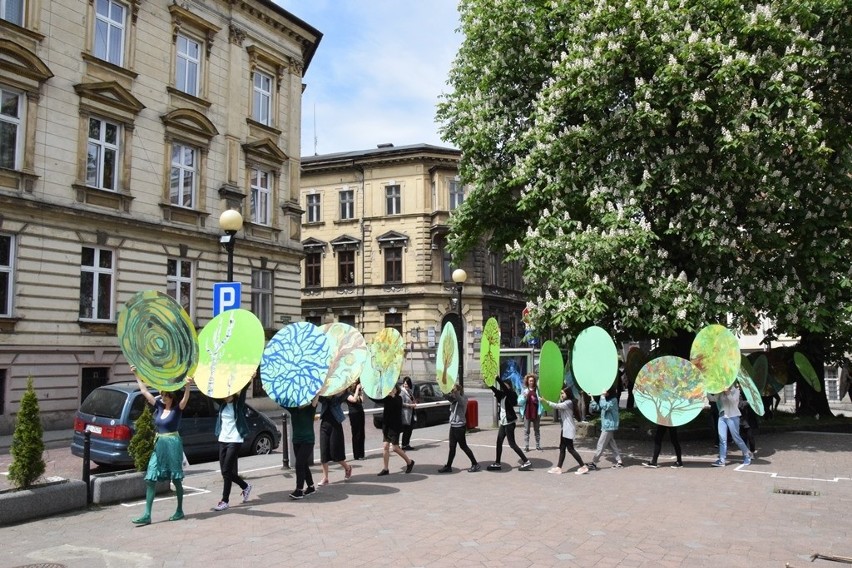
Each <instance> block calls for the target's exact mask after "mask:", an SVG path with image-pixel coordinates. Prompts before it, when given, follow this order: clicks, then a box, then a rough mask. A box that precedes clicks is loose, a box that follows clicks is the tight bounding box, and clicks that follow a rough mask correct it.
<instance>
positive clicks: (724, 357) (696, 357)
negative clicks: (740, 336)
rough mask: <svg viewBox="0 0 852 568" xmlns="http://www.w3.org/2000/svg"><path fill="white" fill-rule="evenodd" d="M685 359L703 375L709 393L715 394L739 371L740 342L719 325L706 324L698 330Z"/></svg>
mask: <svg viewBox="0 0 852 568" xmlns="http://www.w3.org/2000/svg"><path fill="white" fill-rule="evenodd" d="M689 360H690V361H692V364H693V365H695V366H696V367H698V370H699V371H701V374H702V375H704V385H705V387H706V388H707V392H708V393H710V394H718V393H720V392H722V391H724V390H725V389H726V388H728V387H729V386H731V385H732V384H734V381H735V380H736V378H737V374H738V373H739V371H740V344H739V341H737V338H736V336H735V335H734V334H733V333H731V331H730V330H729V329H728V328H726V327H725V326H723V325H719V324H713V325H708V326H707V327H705V328H704V329H702V330H701V331H699V332H698V335H696V336H695V340H694V341H693V342H692V349H690V351H689Z"/></svg>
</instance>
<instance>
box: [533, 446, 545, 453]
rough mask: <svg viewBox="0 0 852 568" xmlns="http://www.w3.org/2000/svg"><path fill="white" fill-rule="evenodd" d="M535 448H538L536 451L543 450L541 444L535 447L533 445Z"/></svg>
mask: <svg viewBox="0 0 852 568" xmlns="http://www.w3.org/2000/svg"><path fill="white" fill-rule="evenodd" d="M535 449H536V450H538V451H540V452H543V451H544V450H543V449H541V446H536V447H535Z"/></svg>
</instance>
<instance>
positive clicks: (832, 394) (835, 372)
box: [824, 367, 840, 401]
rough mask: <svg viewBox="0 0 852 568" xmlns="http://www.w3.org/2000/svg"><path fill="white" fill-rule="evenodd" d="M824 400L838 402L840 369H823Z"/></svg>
mask: <svg viewBox="0 0 852 568" xmlns="http://www.w3.org/2000/svg"><path fill="white" fill-rule="evenodd" d="M824 372H825V398H826V399H827V400H829V401H837V400H840V369H839V368H838V367H825V371H824Z"/></svg>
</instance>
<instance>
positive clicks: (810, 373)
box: [793, 351, 822, 392]
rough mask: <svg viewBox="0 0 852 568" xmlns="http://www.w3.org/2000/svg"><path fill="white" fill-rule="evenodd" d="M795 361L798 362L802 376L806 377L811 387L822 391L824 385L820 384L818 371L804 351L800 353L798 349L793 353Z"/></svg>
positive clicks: (797, 365) (797, 366)
mask: <svg viewBox="0 0 852 568" xmlns="http://www.w3.org/2000/svg"><path fill="white" fill-rule="evenodd" d="M793 361H794V362H795V363H796V368H797V369H799V372H800V373H801V374H802V377H804V379H805V381H807V383H808V384H809V385H811V388H812V389H814V390H815V391H817V392H820V391H821V390H822V385H820V384H819V377H818V376H817V372H816V370H815V369H814V366H813V365H811V362H810V361H809V360H808V358H807V357H806V356H805V355H804V353H799V352H798V351H796V352H795V353H793Z"/></svg>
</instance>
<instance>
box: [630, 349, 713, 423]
mask: <svg viewBox="0 0 852 568" xmlns="http://www.w3.org/2000/svg"><path fill="white" fill-rule="evenodd" d="M706 396H707V394H706V392H705V390H704V379H703V377H702V375H701V371H699V370H698V368H697V367H696V366H695V365H693V364H692V362H690V361H687V360H686V359H684V358H683V357H675V356H674V355H666V356H664V357H657V358H656V359H652V360H651V361H648V362H647V363H645V365H644V366H643V367H642V369H640V370H639V374H638V375H637V376H636V384H635V385H634V387H633V397H634V400H635V401H636V407H637V408H638V409H639V411H640V412H641V413H642V414H643V415H644V416H645V418H647V419H648V420H650V421H651V422H654V423H656V424H660V425H661V426H682V425H684V424H686V423H687V422H689V421H690V420H692V419H693V418H695V417H696V416H698V413H700V412H701V409H702V408H704V402H705V398H706Z"/></svg>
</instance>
